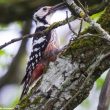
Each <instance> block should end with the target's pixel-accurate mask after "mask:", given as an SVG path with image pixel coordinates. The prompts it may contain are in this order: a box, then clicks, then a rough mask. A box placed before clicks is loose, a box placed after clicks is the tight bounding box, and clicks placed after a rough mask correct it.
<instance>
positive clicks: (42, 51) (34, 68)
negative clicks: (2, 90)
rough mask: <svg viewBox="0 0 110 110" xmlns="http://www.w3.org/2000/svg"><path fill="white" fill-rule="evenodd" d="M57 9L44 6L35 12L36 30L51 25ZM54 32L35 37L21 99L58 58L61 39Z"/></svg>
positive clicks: (39, 30) (23, 81)
mask: <svg viewBox="0 0 110 110" xmlns="http://www.w3.org/2000/svg"><path fill="white" fill-rule="evenodd" d="M56 10H57V7H50V6H44V7H41V8H40V9H39V10H38V11H37V12H35V14H34V15H33V19H34V21H35V22H36V24H37V26H36V31H35V32H41V31H43V30H45V29H46V28H48V27H49V26H50V19H51V17H52V14H53V13H54V12H55V11H56ZM53 33H54V32H53V31H50V32H48V33H47V34H45V35H44V36H34V37H33V43H32V52H31V54H30V57H29V61H28V63H27V67H26V75H25V76H24V78H23V80H22V84H24V86H23V91H22V94H21V98H20V99H22V98H23V97H24V96H25V95H26V94H27V92H28V90H29V87H30V86H31V85H32V83H33V82H34V81H35V80H37V79H38V78H39V77H40V76H41V75H42V74H43V72H44V70H45V69H46V67H47V66H48V65H49V62H51V61H52V62H53V61H55V60H56V58H57V55H58V53H59V52H60V49H59V43H58V42H59V41H58V39H56V36H54V34H53Z"/></svg>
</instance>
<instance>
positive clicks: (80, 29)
mask: <svg viewBox="0 0 110 110" xmlns="http://www.w3.org/2000/svg"><path fill="white" fill-rule="evenodd" d="M82 25H83V19H81V22H80V28H79V31H78V36H77V37H79V36H80V33H81V31H82Z"/></svg>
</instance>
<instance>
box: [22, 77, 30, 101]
mask: <svg viewBox="0 0 110 110" xmlns="http://www.w3.org/2000/svg"><path fill="white" fill-rule="evenodd" d="M23 83H24V85H23V91H22V94H21V97H20V100H21V99H22V98H23V97H24V96H25V95H26V94H27V92H28V90H29V87H30V84H31V76H29V75H27V77H24V78H23V80H22V82H21V84H23Z"/></svg>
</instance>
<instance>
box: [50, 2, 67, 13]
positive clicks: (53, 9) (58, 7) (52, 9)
mask: <svg viewBox="0 0 110 110" xmlns="http://www.w3.org/2000/svg"><path fill="white" fill-rule="evenodd" d="M65 7H66V5H65V3H64V2H62V3H59V4H57V5H55V6H52V7H51V8H50V11H49V14H51V13H54V12H55V11H57V10H61V9H64V8H65Z"/></svg>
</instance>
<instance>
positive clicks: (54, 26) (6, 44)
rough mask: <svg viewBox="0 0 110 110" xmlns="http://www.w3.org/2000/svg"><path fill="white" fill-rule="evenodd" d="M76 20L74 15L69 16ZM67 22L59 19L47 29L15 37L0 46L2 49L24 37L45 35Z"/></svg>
mask: <svg viewBox="0 0 110 110" xmlns="http://www.w3.org/2000/svg"><path fill="white" fill-rule="evenodd" d="M73 20H74V16H71V17H70V18H68V21H69V22H71V21H73ZM66 23H67V20H63V21H59V22H57V23H53V24H52V25H50V27H48V28H47V29H46V30H44V31H42V32H36V33H34V34H27V35H25V36H23V37H21V38H15V39H12V40H11V41H9V42H7V43H5V44H3V45H1V46H0V49H2V48H4V47H6V46H8V45H10V44H12V43H15V42H17V41H20V40H24V39H27V38H32V37H36V36H43V35H45V34H46V33H48V32H49V31H51V30H52V29H55V28H57V27H59V26H62V25H65V24H66Z"/></svg>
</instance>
